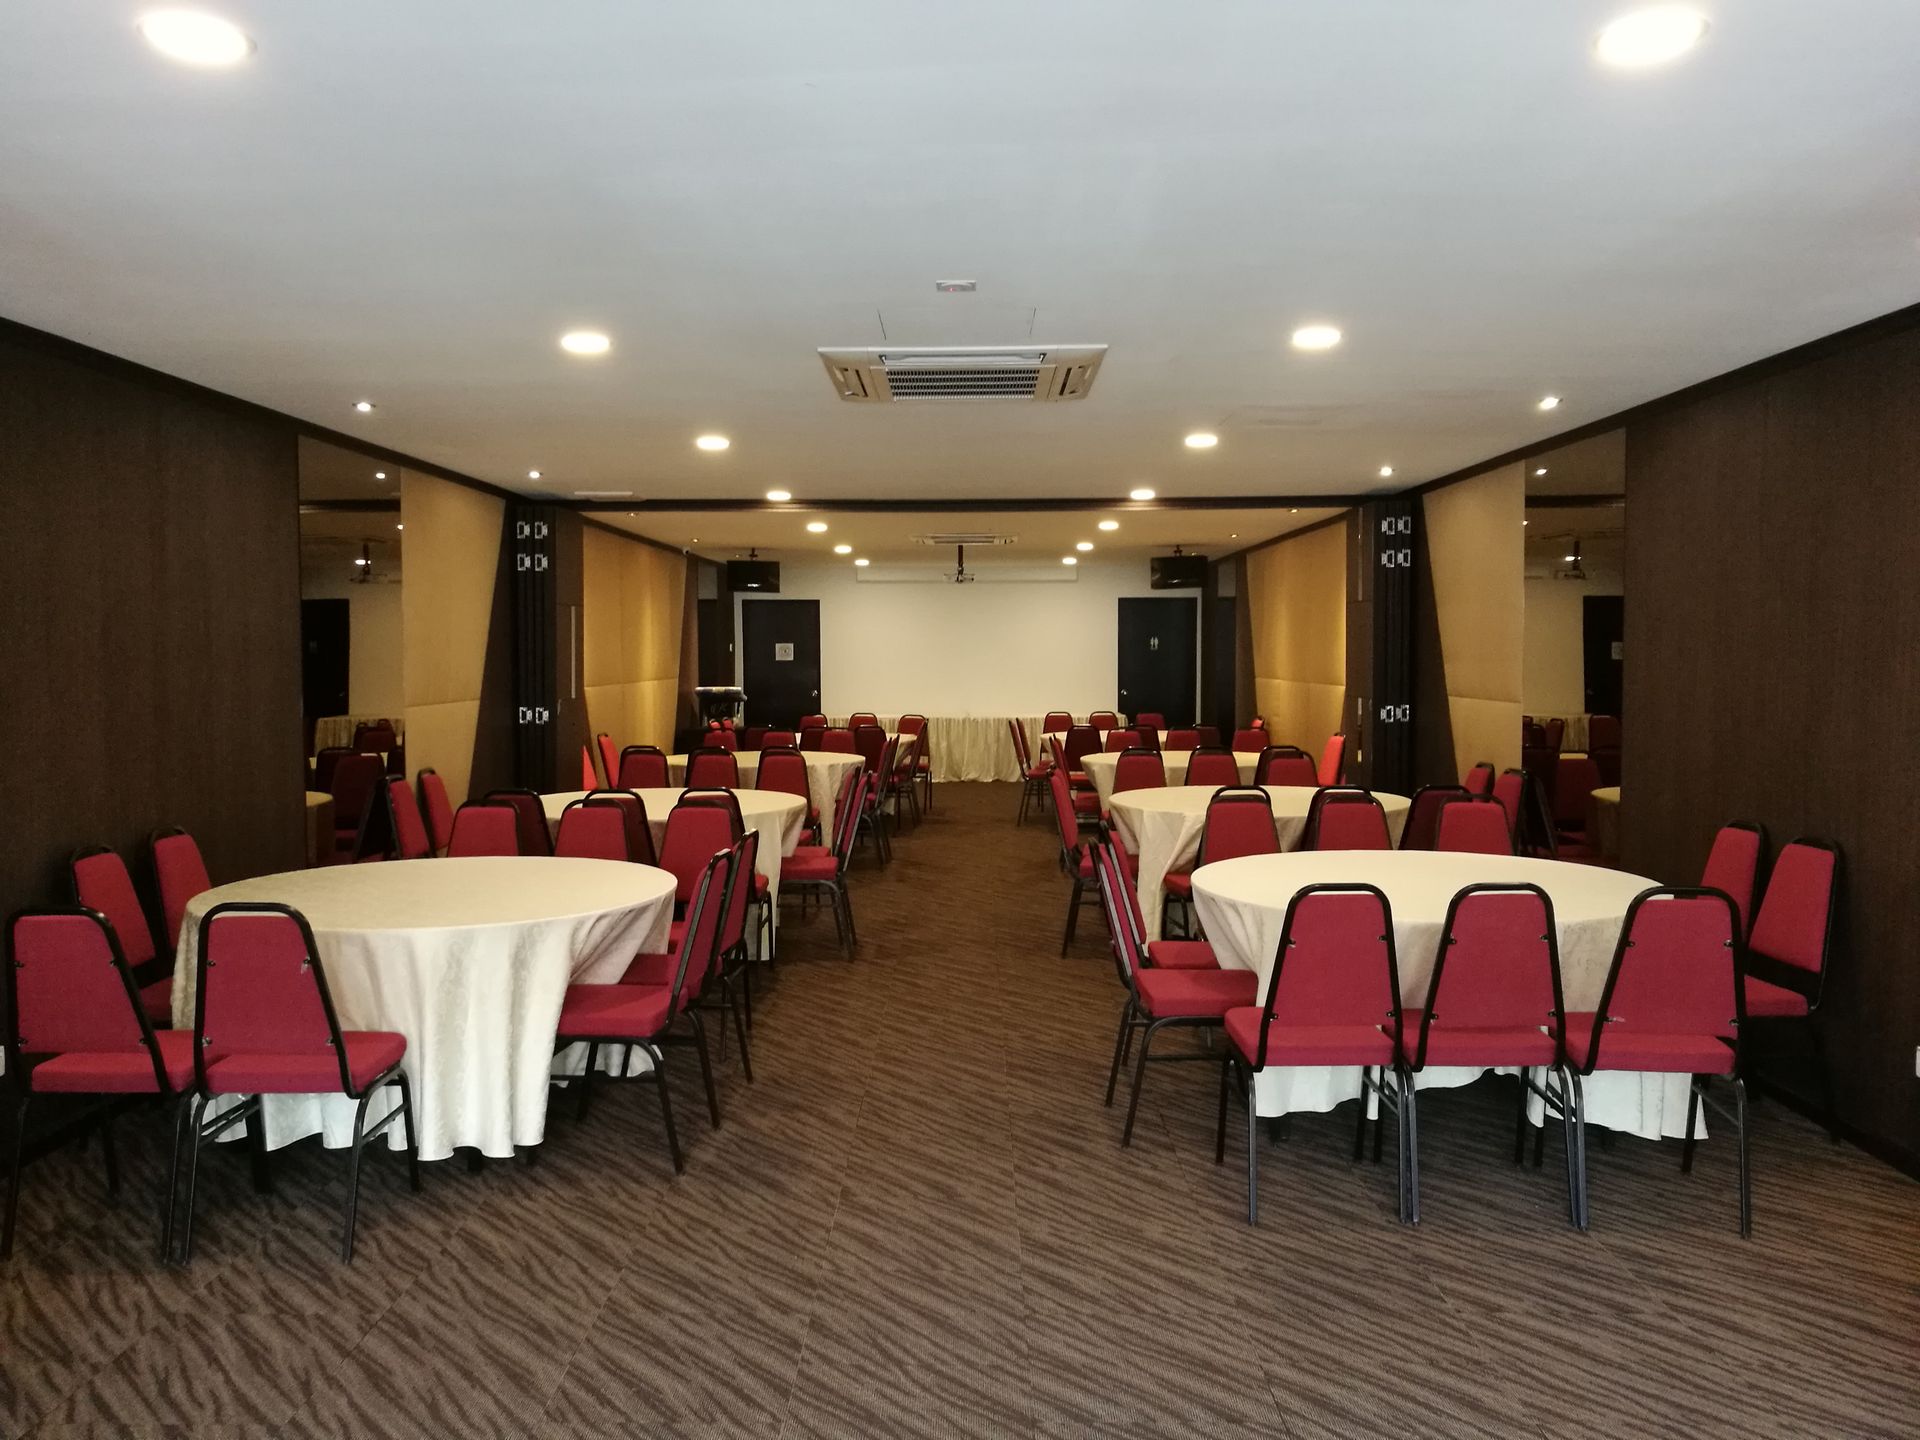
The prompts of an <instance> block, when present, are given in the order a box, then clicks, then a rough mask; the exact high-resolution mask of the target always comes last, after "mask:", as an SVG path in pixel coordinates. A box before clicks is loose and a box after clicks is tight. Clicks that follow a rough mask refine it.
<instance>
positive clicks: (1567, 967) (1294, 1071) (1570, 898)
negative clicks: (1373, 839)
mask: <svg viewBox="0 0 1920 1440" xmlns="http://www.w3.org/2000/svg"><path fill="white" fill-rule="evenodd" d="M1121 798H1122V799H1125V798H1126V797H1125V796H1122V797H1121ZM1350 881H1364V882H1365V883H1367V884H1369V885H1377V886H1379V887H1380V889H1381V890H1382V891H1384V892H1385V894H1386V896H1387V903H1388V904H1389V905H1391V906H1392V907H1393V939H1394V949H1395V960H1396V962H1397V964H1398V966H1399V970H1400V998H1401V1000H1402V1001H1403V1002H1404V1003H1405V1004H1406V1005H1407V1006H1409V1007H1418V1008H1424V1006H1425V1004H1426V1000H1427V987H1428V984H1429V982H1430V981H1431V980H1432V977H1433V959H1434V955H1435V954H1436V953H1437V952H1438V950H1439V948H1440V932H1441V930H1442V929H1444V928H1445V925H1446V918H1447V905H1448V903H1449V902H1450V901H1451V900H1452V898H1453V896H1454V895H1455V893H1457V892H1458V891H1459V890H1461V889H1463V888H1464V887H1466V886H1468V885H1477V884H1484V883H1489V882H1499V881H1509V882H1514V883H1525V884H1531V885H1538V886H1539V887H1540V888H1541V889H1543V890H1545V891H1546V892H1547V894H1548V895H1549V896H1550V897H1551V898H1552V900H1553V919H1554V928H1555V930H1556V931H1557V932H1558V937H1559V942H1560V980H1561V987H1562V993H1563V995H1564V998H1565V1002H1566V1007H1567V1009H1568V1010H1569V1011H1585V1010H1593V1009H1595V1008H1596V1007H1597V1006H1598V1005H1599V1003H1600V991H1601V989H1602V987H1603V986H1604V985H1605V984H1606V978H1607V968H1608V966H1609V965H1610V964H1611V963H1612V961H1613V950H1614V945H1615V943H1616V942H1617V941H1618V940H1619V938H1620V926H1621V924H1622V922H1623V921H1624V920H1625V918H1626V913H1627V906H1628V905H1629V904H1631V903H1632V901H1633V897H1634V896H1636V895H1638V894H1639V893H1640V892H1641V891H1642V890H1645V889H1648V888H1649V887H1650V886H1652V885H1653V884H1654V883H1655V882H1653V881H1651V880H1648V879H1645V878H1643V877H1641V876H1639V875H1628V874H1625V873H1623V872H1621V871H1618V870H1606V869H1602V868H1600V867H1599V866H1595V865H1574V864H1570V863H1567V862H1564V861H1558V860H1530V859H1523V858H1520V857H1509V856H1504V855H1461V854H1448V853H1442V852H1437V851H1431V850H1396V851H1391V852H1389V851H1383V850H1329V851H1315V852H1307V853H1298V854H1292V855H1249V856H1245V857H1243V858H1241V859H1238V860H1223V861H1221V862H1220V863H1219V864H1217V865H1203V866H1201V867H1200V868H1199V869H1198V870H1196V871H1194V872H1193V897H1194V907H1195V909H1197V910H1198V911H1199V913H1200V922H1201V924H1202V925H1204V926H1205V927H1206V932H1207V938H1208V940H1210V941H1211V942H1212V943H1213V948H1214V953H1215V954H1216V955H1218V956H1219V958H1220V963H1221V965H1222V966H1235V967H1237V968H1239V969H1243V970H1252V971H1253V972H1255V973H1256V974H1257V975H1259V977H1260V987H1261V988H1260V997H1261V999H1262V1001H1264V1000H1265V998H1266V985H1267V978H1268V976H1269V975H1270V974H1271V972H1272V969H1273V957H1274V953H1275V951H1276V949H1277V948H1278V946H1279V944H1280V930H1281V927H1282V925H1283V924H1284V923H1285V919H1286V909H1287V902H1288V901H1289V900H1291V899H1292V898H1293V895H1294V893H1295V892H1296V891H1298V890H1299V889H1301V887H1303V886H1306V885H1319V884H1334V883H1340V882H1350ZM1143 898H1144V897H1143ZM1482 1073H1484V1072H1483V1071H1482V1070H1481V1069H1478V1068H1465V1067H1433V1066H1430V1067H1429V1068H1427V1069H1426V1070H1424V1071H1422V1072H1421V1073H1420V1076H1419V1084H1420V1085H1421V1086H1422V1087H1423V1088H1424V1087H1428V1086H1442V1087H1443V1086H1449V1085H1465V1084H1467V1083H1468V1082H1469V1081H1472V1080H1473V1079H1475V1078H1477V1077H1478V1076H1479V1075H1481V1074H1482ZM1583 1084H1584V1086H1585V1091H1586V1111H1587V1119H1588V1120H1589V1121H1590V1122H1592V1123H1593V1124H1596V1125H1604V1126H1607V1127H1609V1128H1612V1129H1615V1130H1627V1131H1631V1132H1632V1133H1634V1134H1636V1135H1641V1136H1645V1137H1646V1138H1648V1139H1659V1138H1660V1137H1661V1136H1662V1135H1669V1136H1679V1135H1684V1134H1685V1133H1686V1122H1687V1090H1688V1077H1687V1076H1685V1075H1641V1074H1632V1073H1606V1072H1602V1073H1600V1074H1596V1075H1592V1076H1590V1077H1588V1078H1587V1079H1586V1080H1585V1081H1584V1082H1583ZM1359 1094H1360V1071H1359V1069H1358V1068H1357V1067H1350V1066H1342V1067H1329V1066H1293V1067H1284V1068H1283V1067H1279V1066H1270V1067H1268V1068H1267V1069H1266V1070H1264V1071H1262V1072H1261V1074H1260V1077H1259V1079H1258V1080H1257V1081H1256V1083H1255V1088H1254V1098H1255V1104H1256V1105H1257V1107H1258V1109H1259V1112H1260V1113H1261V1114H1262V1115H1284V1114H1286V1113H1287V1112H1288V1111H1290V1110H1331V1109H1332V1108H1333V1107H1334V1106H1335V1105H1338V1104H1339V1103H1340V1102H1341V1101H1343V1100H1351V1099H1354V1098H1355V1097H1356V1096H1358V1095H1359ZM1532 1114H1533V1117H1534V1120H1535V1122H1536V1123H1538V1121H1539V1120H1540V1117H1541V1105H1540V1102H1539V1101H1538V1100H1535V1101H1533V1102H1532ZM1701 1133H1702V1134H1704V1133H1705V1131H1704V1129H1703V1130H1702V1131H1701Z"/></svg>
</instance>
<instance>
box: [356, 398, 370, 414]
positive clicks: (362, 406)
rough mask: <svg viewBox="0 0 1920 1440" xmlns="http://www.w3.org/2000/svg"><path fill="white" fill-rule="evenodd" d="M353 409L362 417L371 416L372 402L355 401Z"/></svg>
mask: <svg viewBox="0 0 1920 1440" xmlns="http://www.w3.org/2000/svg"><path fill="white" fill-rule="evenodd" d="M353 408H354V409H356V410H358V411H359V412H360V413H361V414H362V415H371V414H372V413H373V402H372V401H371V400H356V401H354V402H353Z"/></svg>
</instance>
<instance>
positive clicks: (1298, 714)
mask: <svg viewBox="0 0 1920 1440" xmlns="http://www.w3.org/2000/svg"><path fill="white" fill-rule="evenodd" d="M1253 689H1254V700H1255V704H1257V705H1258V706H1259V713H1260V714H1262V715H1264V716H1266V717H1267V728H1268V729H1269V730H1271V731H1272V732H1273V739H1274V743H1275V744H1276V745H1298V746H1299V747H1300V748H1301V749H1302V750H1305V751H1306V752H1307V753H1308V754H1309V755H1313V756H1318V755H1319V753H1320V747H1321V746H1322V745H1324V744H1326V742H1327V737H1328V736H1329V735H1331V734H1333V732H1334V731H1336V730H1338V729H1339V728H1340V706H1341V705H1342V703H1343V702H1344V701H1345V698H1346V686H1345V685H1344V684H1342V685H1315V684H1310V683H1308V682H1306V681H1299V680H1256V681H1255V682H1254V687H1253Z"/></svg>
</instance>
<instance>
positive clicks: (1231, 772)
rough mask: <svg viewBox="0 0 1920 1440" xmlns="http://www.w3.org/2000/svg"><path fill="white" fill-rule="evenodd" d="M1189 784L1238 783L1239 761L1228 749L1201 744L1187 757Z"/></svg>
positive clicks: (1216, 784) (1217, 785)
mask: <svg viewBox="0 0 1920 1440" xmlns="http://www.w3.org/2000/svg"><path fill="white" fill-rule="evenodd" d="M1186 783H1187V784H1189V785H1211V786H1214V787H1215V788H1218V787H1219V786H1222V785H1238V784H1239V783H1240V762H1239V761H1237V760H1235V759H1234V758H1233V755H1232V753H1231V752H1230V751H1226V750H1221V749H1218V748H1215V747H1212V746H1207V745H1201V746H1197V747H1195V749H1194V752H1193V754H1191V755H1189V756H1188V757H1187V779H1186Z"/></svg>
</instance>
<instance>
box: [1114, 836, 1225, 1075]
mask: <svg viewBox="0 0 1920 1440" xmlns="http://www.w3.org/2000/svg"><path fill="white" fill-rule="evenodd" d="M1094 843H1095V845H1096V846H1098V847H1099V848H1100V849H1102V850H1105V851H1107V852H1108V853H1109V854H1110V855H1111V856H1112V858H1113V863H1114V865H1115V866H1116V867H1117V869H1116V871H1115V873H1116V874H1118V875H1119V876H1120V878H1121V881H1122V882H1123V883H1122V885H1121V887H1120V888H1121V892H1122V898H1123V899H1124V900H1125V901H1126V904H1125V906H1124V907H1123V908H1124V910H1125V913H1126V919H1127V923H1128V924H1130V925H1132V926H1133V945H1134V949H1135V951H1136V952H1137V953H1139V954H1141V955H1144V956H1145V957H1146V963H1147V964H1148V965H1150V966H1152V967H1153V968H1155V969H1158V970H1218V969H1219V968H1220V960H1219V957H1218V956H1216V955H1215V954H1214V953H1213V946H1212V945H1210V944H1208V943H1207V942H1206V941H1205V940H1149V939H1148V938H1147V917H1146V915H1145V914H1144V913H1142V911H1141V909H1140V890H1139V885H1138V879H1137V875H1136V872H1137V871H1138V870H1139V868H1140V862H1139V861H1138V860H1137V859H1136V858H1135V857H1134V856H1132V855H1130V854H1128V853H1127V847H1126V845H1125V844H1124V843H1123V842H1122V841H1121V839H1120V832H1119V831H1118V830H1116V829H1114V828H1113V827H1112V826H1111V825H1102V826H1101V827H1100V831H1099V835H1098V837H1097V838H1096V840H1095V841H1094ZM1120 1060H1121V1063H1122V1064H1125V1063H1126V1056H1125V1054H1124V1053H1122V1055H1121V1057H1120Z"/></svg>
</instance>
